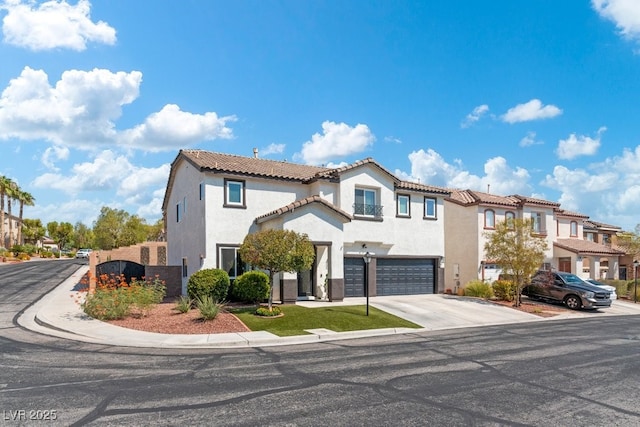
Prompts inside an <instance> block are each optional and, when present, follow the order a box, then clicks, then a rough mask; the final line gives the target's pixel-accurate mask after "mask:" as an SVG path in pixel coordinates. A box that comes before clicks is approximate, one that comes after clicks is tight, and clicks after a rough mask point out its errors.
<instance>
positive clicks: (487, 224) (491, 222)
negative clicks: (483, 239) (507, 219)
mask: <svg viewBox="0 0 640 427" xmlns="http://www.w3.org/2000/svg"><path fill="white" fill-rule="evenodd" d="M484 228H496V213H495V212H494V211H493V210H491V209H487V210H485V211H484Z"/></svg>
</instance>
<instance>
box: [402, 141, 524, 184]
mask: <svg viewBox="0 0 640 427" xmlns="http://www.w3.org/2000/svg"><path fill="white" fill-rule="evenodd" d="M409 161H410V162H411V173H410V174H406V173H403V172H401V171H396V175H398V176H399V177H401V178H402V179H405V180H409V181H415V180H418V181H419V182H421V183H423V184H427V185H436V186H441V187H448V188H460V189H471V190H478V191H487V190H488V189H489V190H490V192H491V193H495V194H502V195H507V194H515V193H519V194H525V195H526V194H529V193H530V192H531V186H530V185H529V183H528V182H529V179H530V176H529V172H528V171H527V170H526V169H523V168H520V167H517V168H515V169H513V168H512V167H510V166H509V165H508V164H507V161H506V159H504V158H503V157H494V158H492V159H489V160H487V161H486V162H485V164H484V173H485V174H484V176H481V177H480V176H477V175H473V174H471V173H469V171H467V170H465V169H464V167H463V165H462V164H461V163H460V162H459V161H454V164H450V163H447V162H446V161H445V160H444V159H443V158H442V156H441V155H440V154H438V153H437V152H435V151H434V150H432V149H428V150H427V151H424V150H419V151H414V152H412V153H411V154H409Z"/></svg>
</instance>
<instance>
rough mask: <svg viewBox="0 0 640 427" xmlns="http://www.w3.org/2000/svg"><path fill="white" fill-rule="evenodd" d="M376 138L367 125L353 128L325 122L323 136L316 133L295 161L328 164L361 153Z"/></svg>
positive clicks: (343, 124) (342, 124)
mask: <svg viewBox="0 0 640 427" xmlns="http://www.w3.org/2000/svg"><path fill="white" fill-rule="evenodd" d="M375 139H376V138H375V136H374V135H373V133H371V130H369V127H368V126H367V125H363V124H357V125H356V126H355V127H351V126H349V125H347V124H345V123H335V122H330V121H325V122H323V123H322V135H320V134H319V133H315V134H314V135H313V136H312V137H311V141H307V142H305V143H304V144H303V145H302V152H301V153H299V154H296V155H295V156H294V159H297V158H299V159H301V160H302V161H303V162H304V163H307V164H311V165H319V164H326V163H328V162H329V161H330V160H332V159H336V158H340V157H345V156H349V155H351V154H355V153H361V152H363V151H364V150H366V149H367V148H369V147H370V146H371V145H373V142H374V141H375Z"/></svg>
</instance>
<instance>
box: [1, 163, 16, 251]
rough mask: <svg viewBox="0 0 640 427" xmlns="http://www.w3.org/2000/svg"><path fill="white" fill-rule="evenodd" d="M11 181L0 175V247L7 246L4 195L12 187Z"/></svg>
mask: <svg viewBox="0 0 640 427" xmlns="http://www.w3.org/2000/svg"><path fill="white" fill-rule="evenodd" d="M12 182H13V181H11V180H10V179H9V178H7V177H6V176H4V175H0V247H2V248H4V247H5V243H6V240H5V237H4V196H5V195H6V194H7V191H8V190H9V187H11V183H12ZM9 222H11V218H9Z"/></svg>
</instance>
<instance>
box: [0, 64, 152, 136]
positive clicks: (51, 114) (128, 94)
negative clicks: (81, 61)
mask: <svg viewBox="0 0 640 427" xmlns="http://www.w3.org/2000/svg"><path fill="white" fill-rule="evenodd" d="M141 81H142V73H140V72H139V71H132V72H130V73H125V72H117V73H112V72H111V71H109V70H103V69H94V70H92V71H78V70H70V71H65V72H64V73H63V74H62V77H61V79H60V80H59V81H58V82H57V83H56V85H55V87H52V86H51V85H50V84H49V81H48V76H47V74H46V73H45V72H44V71H42V70H33V69H31V68H29V67H25V68H24V70H23V71H22V73H21V74H20V76H19V77H17V78H15V79H12V80H11V81H10V82H9V85H8V86H7V88H6V89H5V90H4V91H3V92H2V96H1V97H0V138H4V139H6V138H11V137H15V138H20V139H24V140H34V139H46V140H49V141H52V142H54V143H56V144H58V145H67V144H68V145H72V146H76V147H85V148H88V147H93V146H95V144H96V143H113V138H114V136H115V130H114V127H115V125H114V122H113V120H115V119H117V118H118V117H120V115H121V113H122V106H123V105H126V104H129V103H131V102H133V101H134V100H135V99H136V98H137V97H138V94H139V86H140V82H141Z"/></svg>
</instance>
